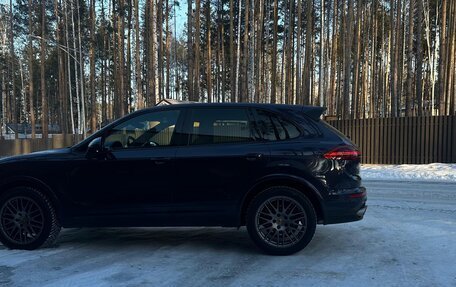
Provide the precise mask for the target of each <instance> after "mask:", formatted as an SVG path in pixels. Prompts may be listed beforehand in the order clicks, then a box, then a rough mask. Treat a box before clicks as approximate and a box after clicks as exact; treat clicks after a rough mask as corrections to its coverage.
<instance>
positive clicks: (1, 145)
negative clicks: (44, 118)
mask: <svg viewBox="0 0 456 287" xmlns="http://www.w3.org/2000/svg"><path fill="white" fill-rule="evenodd" d="M80 140H82V136H80V135H63V134H59V135H53V137H52V138H49V139H47V140H46V139H40V138H37V139H14V140H0V157H4V156H10V155H17V154H26V153H31V152H35V151H41V150H47V149H55V148H63V147H67V146H72V145H74V144H75V143H77V142H79V141H80Z"/></svg>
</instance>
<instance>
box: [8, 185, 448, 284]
mask: <svg viewBox="0 0 456 287" xmlns="http://www.w3.org/2000/svg"><path fill="white" fill-rule="evenodd" d="M365 185H366V187H367V188H368V191H369V200H368V204H369V209H368V211H367V213H366V217H365V219H364V220H363V221H360V222H355V223H349V224H340V225H329V226H318V227H317V232H316V234H315V237H314V239H313V241H312V242H311V243H310V244H309V246H308V247H307V248H306V249H305V250H303V251H302V252H300V253H298V254H296V255H293V256H287V257H273V256H267V255H263V254H261V253H259V252H258V250H257V249H256V248H255V246H254V245H253V244H252V243H251V241H250V240H249V238H248V235H247V232H246V230H245V229H244V228H242V229H241V230H236V229H223V228H184V229H178V228H127V229H115V228H109V229H67V230H63V231H62V233H61V236H60V238H59V240H58V247H56V248H51V249H44V250H38V251H28V252H27V251H17V250H16V251H11V250H7V249H5V248H4V247H3V246H1V245H0V286H59V287H60V286H287V287H288V286H382V287H383V286H456V263H455V262H456V184H454V183H429V182H428V183H426V182H422V183H417V182H378V181H377V182H375V181H369V182H365Z"/></svg>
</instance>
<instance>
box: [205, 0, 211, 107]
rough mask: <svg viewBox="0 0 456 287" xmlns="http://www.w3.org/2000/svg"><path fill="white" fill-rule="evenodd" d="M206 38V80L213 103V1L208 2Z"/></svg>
mask: <svg viewBox="0 0 456 287" xmlns="http://www.w3.org/2000/svg"><path fill="white" fill-rule="evenodd" d="M206 30H207V31H206V33H207V35H206V37H207V55H206V56H207V57H206V79H207V101H208V102H209V103H210V102H212V65H211V61H212V55H211V53H212V51H211V0H207V2H206Z"/></svg>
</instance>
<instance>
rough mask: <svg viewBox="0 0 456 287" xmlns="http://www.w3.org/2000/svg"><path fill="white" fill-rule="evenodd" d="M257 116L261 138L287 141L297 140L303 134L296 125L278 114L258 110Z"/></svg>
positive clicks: (257, 126) (257, 125)
mask: <svg viewBox="0 0 456 287" xmlns="http://www.w3.org/2000/svg"><path fill="white" fill-rule="evenodd" d="M256 115H257V120H256V128H257V131H258V133H259V135H260V138H263V139H265V140H270V141H274V140H286V139H293V138H297V137H299V135H300V134H301V133H300V131H299V129H298V128H297V127H296V126H295V125H294V124H292V123H291V122H290V121H287V120H285V119H283V118H282V117H280V116H278V115H276V114H273V113H270V112H266V111H262V110H257V112H256Z"/></svg>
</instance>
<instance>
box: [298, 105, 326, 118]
mask: <svg viewBox="0 0 456 287" xmlns="http://www.w3.org/2000/svg"><path fill="white" fill-rule="evenodd" d="M325 111H326V108H324V107H314V106H303V107H302V112H303V113H304V114H306V115H307V116H308V117H309V118H311V119H313V120H316V121H318V120H319V119H320V117H321V115H322V114H323V113H324V112H325Z"/></svg>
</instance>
